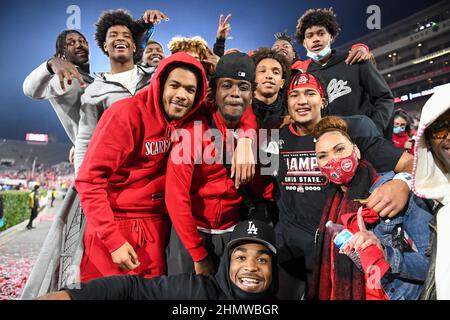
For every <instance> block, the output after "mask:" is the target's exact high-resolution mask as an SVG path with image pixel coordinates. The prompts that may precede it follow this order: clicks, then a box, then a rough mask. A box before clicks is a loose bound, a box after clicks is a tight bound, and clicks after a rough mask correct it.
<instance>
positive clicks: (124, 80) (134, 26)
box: [75, 10, 168, 174]
mask: <svg viewBox="0 0 450 320" xmlns="http://www.w3.org/2000/svg"><path fill="white" fill-rule="evenodd" d="M160 19H168V18H167V16H165V15H164V13H162V12H160V11H158V10H147V11H145V13H144V15H143V18H142V20H140V21H142V22H143V23H145V24H152V23H155V21H160ZM144 31H145V26H144V25H143V24H141V23H137V22H136V21H134V20H133V17H132V16H131V15H130V14H129V13H128V12H127V11H124V10H112V11H106V12H104V13H103V14H102V15H101V16H100V18H99V20H98V22H97V24H96V32H95V40H96V41H97V45H98V47H99V48H100V49H101V50H102V51H103V53H104V54H105V55H106V56H107V57H108V58H109V62H110V66H111V69H110V71H109V72H104V73H99V74H97V75H96V77H95V80H94V82H93V83H92V85H90V86H89V88H88V89H87V90H86V91H85V93H84V94H83V95H82V97H81V111H80V121H79V130H78V135H77V138H76V143H75V173H76V174H77V173H78V170H79V168H80V165H81V163H82V161H83V158H84V155H85V153H86V149H87V147H88V145H89V141H90V139H91V137H92V134H93V132H94V129H95V126H96V125H97V122H98V120H99V119H100V117H101V115H102V113H103V112H104V111H105V110H106V109H107V108H108V107H109V106H110V105H111V104H113V103H114V102H116V101H118V100H121V99H124V98H128V97H131V96H134V95H135V94H136V93H138V92H139V91H140V90H142V89H143V88H144V87H146V86H147V85H148V84H149V82H150V79H151V77H152V76H153V73H154V72H155V67H152V66H147V67H144V66H140V65H139V66H137V65H135V64H134V59H133V56H134V53H135V52H136V50H137V48H136V46H137V44H138V43H139V40H140V37H141V36H142V33H143V32H144Z"/></svg>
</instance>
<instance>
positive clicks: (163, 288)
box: [39, 220, 277, 300]
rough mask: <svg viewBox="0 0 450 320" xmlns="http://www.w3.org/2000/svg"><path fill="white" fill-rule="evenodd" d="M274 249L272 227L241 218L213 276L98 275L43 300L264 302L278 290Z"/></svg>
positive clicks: (50, 294)
mask: <svg viewBox="0 0 450 320" xmlns="http://www.w3.org/2000/svg"><path fill="white" fill-rule="evenodd" d="M276 254H277V249H276V245H275V234H274V231H273V229H272V228H271V227H270V226H268V225H267V224H265V223H264V222H262V221H259V220H246V221H242V222H240V223H239V224H238V225H237V226H236V227H235V229H234V231H233V233H232V235H231V239H230V241H229V242H228V244H226V248H225V252H224V258H223V259H222V260H221V262H220V267H219V270H218V272H217V273H216V274H215V275H211V276H208V277H204V276H200V275H193V274H179V275H173V276H162V277H156V278H152V279H144V278H141V277H137V276H117V277H109V278H102V279H97V280H93V281H90V282H88V283H83V284H81V288H80V289H63V291H60V292H54V293H49V294H47V295H45V296H42V297H40V298H39V299H41V300H70V299H73V300H94V299H102V300H105V299H109V300H266V299H273V298H274V292H275V290H276V279H277V267H276Z"/></svg>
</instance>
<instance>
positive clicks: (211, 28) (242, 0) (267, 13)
mask: <svg viewBox="0 0 450 320" xmlns="http://www.w3.org/2000/svg"><path fill="white" fill-rule="evenodd" d="M437 2H439V1H436V0H435V1H432V0H424V1H411V0H396V1H393V0H390V1H375V0H362V1H350V0H340V1H312V0H306V1H305V0H303V1H300V0H297V1H290V0H286V1H285V0H278V1H268V0H259V1H250V0H228V1H211V0H209V1H206V0H203V1H200V0H172V1H170V0H165V1H142V0H141V1H138V0H128V1H124V0H122V1H117V0H109V1H103V0H95V1H94V0H90V1H84V0H83V1H65V0H49V1H37V0H32V1H28V0H27V1H25V0H15V1H7V2H2V10H1V12H2V13H1V19H0V30H2V46H1V47H2V48H3V49H2V50H1V59H0V63H1V66H0V67H1V70H2V75H1V79H2V80H1V86H0V92H1V97H2V99H1V102H0V138H7V139H19V140H23V139H24V138H25V133H26V132H35V133H48V134H50V136H52V137H53V138H54V139H55V140H56V141H58V142H69V140H68V138H67V137H66V134H65V132H64V130H63V128H62V126H61V125H60V123H59V120H58V118H57V116H56V114H55V113H54V111H53V108H52V107H51V106H50V103H49V102H48V101H36V100H32V99H30V98H28V97H26V96H24V94H23V92H22V83H23V80H24V79H25V77H26V76H27V75H28V74H29V73H30V72H31V71H32V70H33V69H34V68H36V67H37V66H38V65H39V64H41V63H42V62H43V61H45V60H47V59H49V58H50V57H51V56H52V54H53V53H54V50H55V49H54V47H55V40H56V36H57V34H58V33H59V32H61V31H62V30H64V29H66V21H67V19H68V18H69V15H70V14H68V13H66V10H67V8H68V7H69V6H70V5H78V6H79V7H80V9H81V30H80V31H81V32H82V33H83V34H85V35H86V36H87V38H88V41H89V43H90V52H91V54H90V59H91V71H92V72H98V71H107V70H109V62H108V59H107V57H106V56H105V55H103V54H102V53H101V52H100V50H99V48H97V46H96V44H95V41H94V37H93V35H94V24H95V22H96V21H97V19H98V17H99V15H100V13H101V12H102V11H104V10H109V9H118V8H124V9H128V10H129V11H131V13H132V14H133V16H134V17H135V18H138V17H140V16H141V15H142V13H143V12H144V10H145V9H159V10H161V11H163V12H164V13H165V14H166V15H168V16H169V17H170V21H169V22H162V23H161V24H160V25H158V26H157V27H156V30H155V34H154V36H153V37H154V39H155V40H157V41H159V42H161V43H163V44H164V45H165V52H166V55H167V54H168V49H167V43H168V42H169V40H170V39H171V38H172V37H173V36H177V35H178V36H180V35H181V36H194V35H200V36H202V37H203V38H205V40H206V41H207V42H208V44H210V45H211V47H212V45H213V43H214V41H215V35H216V31H217V24H218V21H219V15H220V14H221V13H223V14H225V15H226V14H228V13H231V14H232V18H231V21H230V22H231V28H232V30H231V34H230V36H231V37H232V39H229V40H227V43H226V48H238V49H240V50H243V51H250V50H253V49H256V48H258V47H264V46H267V47H270V46H271V45H272V43H273V42H274V36H273V35H274V33H275V32H278V31H285V30H286V31H287V32H288V33H289V34H291V35H292V34H294V32H295V25H296V23H297V19H298V18H299V17H300V16H301V15H302V14H303V12H304V11H305V10H306V9H308V8H323V7H330V6H332V7H333V8H334V9H335V12H336V13H337V18H338V22H339V23H340V26H341V28H342V32H341V35H340V36H339V38H338V39H337V41H336V43H335V45H339V44H342V43H345V42H347V41H351V40H352V39H355V38H358V37H360V36H363V35H365V34H368V33H370V32H371V30H369V29H367V27H366V20H367V18H368V17H369V14H367V13H366V9H367V7H368V6H369V5H373V4H375V5H378V6H379V7H380V8H381V27H382V28H383V27H385V26H388V25H389V24H392V23H394V22H396V21H397V20H400V19H402V18H405V17H407V16H409V15H411V14H413V13H415V12H417V11H419V10H421V9H424V8H426V7H427V6H430V5H432V4H434V3H437ZM297 49H298V50H299V52H300V53H301V56H302V57H304V54H305V52H304V50H303V48H300V47H299V46H297Z"/></svg>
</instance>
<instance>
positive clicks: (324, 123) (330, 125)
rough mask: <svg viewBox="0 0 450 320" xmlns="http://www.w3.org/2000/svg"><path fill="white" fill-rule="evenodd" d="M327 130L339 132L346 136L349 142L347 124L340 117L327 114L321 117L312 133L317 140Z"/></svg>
mask: <svg viewBox="0 0 450 320" xmlns="http://www.w3.org/2000/svg"><path fill="white" fill-rule="evenodd" d="M327 132H339V133H340V134H342V135H343V136H344V137H346V138H347V139H348V140H349V141H350V142H352V139H351V138H350V136H349V135H348V125H347V123H346V122H345V121H344V120H343V119H342V118H341V117H337V116H327V117H324V118H322V119H321V120H320V121H319V123H318V124H316V126H315V127H314V130H313V135H314V138H316V140H318V139H319V138H320V137H321V136H322V135H324V134H325V133H327Z"/></svg>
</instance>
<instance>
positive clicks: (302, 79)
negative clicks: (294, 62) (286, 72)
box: [297, 76, 308, 84]
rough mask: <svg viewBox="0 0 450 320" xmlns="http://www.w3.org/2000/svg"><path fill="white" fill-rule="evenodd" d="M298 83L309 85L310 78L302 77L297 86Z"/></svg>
mask: <svg viewBox="0 0 450 320" xmlns="http://www.w3.org/2000/svg"><path fill="white" fill-rule="evenodd" d="M298 83H308V78H307V77H305V76H301V77H300V78H299V79H298V81H297V84H298Z"/></svg>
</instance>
